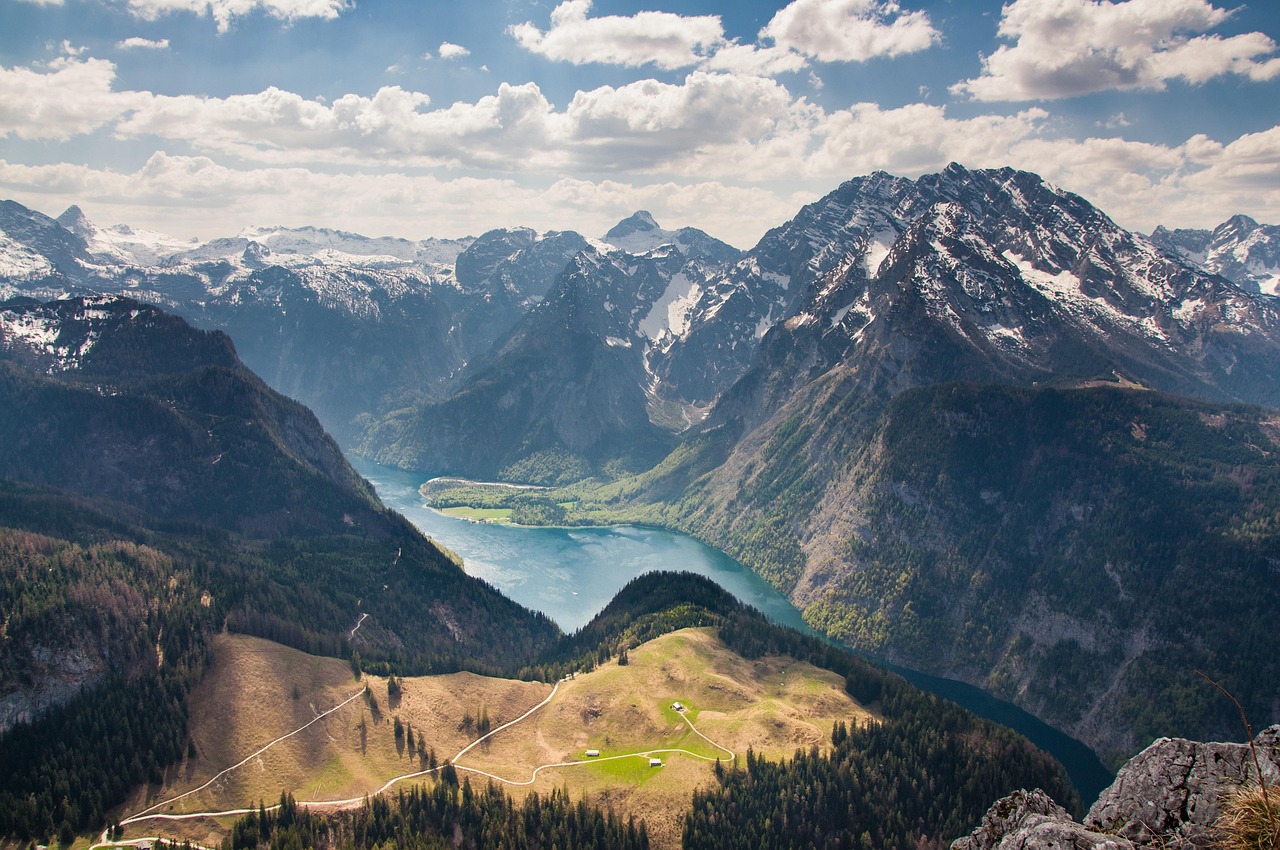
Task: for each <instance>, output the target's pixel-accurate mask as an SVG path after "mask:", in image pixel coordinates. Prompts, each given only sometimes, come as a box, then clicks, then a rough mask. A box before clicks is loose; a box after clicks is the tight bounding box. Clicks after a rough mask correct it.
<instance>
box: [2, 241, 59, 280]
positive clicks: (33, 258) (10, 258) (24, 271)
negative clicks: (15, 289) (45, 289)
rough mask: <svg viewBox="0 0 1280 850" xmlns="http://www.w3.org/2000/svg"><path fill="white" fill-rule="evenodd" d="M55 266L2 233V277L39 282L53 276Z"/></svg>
mask: <svg viewBox="0 0 1280 850" xmlns="http://www.w3.org/2000/svg"><path fill="white" fill-rule="evenodd" d="M53 271H54V269H53V264H52V263H50V262H49V261H48V260H47V259H46V258H45V257H44V255H43V254H41V253H39V252H38V251H34V250H32V249H31V248H29V247H27V246H26V245H23V244H22V243H20V242H15V241H14V240H12V239H10V238H9V237H8V236H7V235H5V233H4V231H0V277H4V278H10V279H13V280H39V279H40V278H43V277H48V276H49V275H51V274H53Z"/></svg>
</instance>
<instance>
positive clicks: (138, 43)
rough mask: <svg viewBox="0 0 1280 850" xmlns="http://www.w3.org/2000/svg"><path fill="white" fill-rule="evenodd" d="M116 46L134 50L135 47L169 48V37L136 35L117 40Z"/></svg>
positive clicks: (148, 48) (143, 48)
mask: <svg viewBox="0 0 1280 850" xmlns="http://www.w3.org/2000/svg"><path fill="white" fill-rule="evenodd" d="M116 47H118V48H120V49H121V50H134V49H135V48H136V49H141V50H168V49H169V39H167V38H161V39H150V38H140V37H139V36H136V35H135V36H132V37H130V38H126V39H124V40H123V41H117V42H116Z"/></svg>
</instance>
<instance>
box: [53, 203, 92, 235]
mask: <svg viewBox="0 0 1280 850" xmlns="http://www.w3.org/2000/svg"><path fill="white" fill-rule="evenodd" d="M54 220H55V221H56V222H58V224H61V225H62V226H63V227H65V228H66V229H67V230H70V231H71V232H72V233H74V234H75V235H77V236H79V237H80V238H81V239H91V238H92V237H93V232H94V230H95V229H96V228H94V226H93V222H91V221H89V217H88V216H86V215H85V214H84V210H82V209H80V207H79V206H77V205H75V204H72V205H71V206H69V207H67V208H66V210H65V211H63V213H62V215H60V216H58V217H57V218H56V219H54Z"/></svg>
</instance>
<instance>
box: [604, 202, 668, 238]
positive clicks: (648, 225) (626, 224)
mask: <svg viewBox="0 0 1280 850" xmlns="http://www.w3.org/2000/svg"><path fill="white" fill-rule="evenodd" d="M661 229H662V228H661V227H659V226H658V222H657V221H656V220H655V219H654V217H653V215H652V214H651V213H650V212H649V211H648V210H636V211H635V212H634V213H632V214H631V215H630V216H628V217H627V218H624V219H623V220H622V221H620V222H618V223H617V224H615V225H614V226H613V227H612V228H610V229H609V232H608V233H606V234H605V235H604V241H605V242H609V243H610V244H612V242H613V240H614V239H622V238H625V237H627V236H630V235H631V234H633V233H644V232H648V231H651V230H661Z"/></svg>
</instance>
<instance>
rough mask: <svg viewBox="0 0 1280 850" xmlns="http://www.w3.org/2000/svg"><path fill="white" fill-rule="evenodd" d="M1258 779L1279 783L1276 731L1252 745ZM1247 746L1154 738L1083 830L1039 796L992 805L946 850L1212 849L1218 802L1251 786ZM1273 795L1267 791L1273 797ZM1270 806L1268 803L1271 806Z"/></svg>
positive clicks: (1022, 795) (1253, 774)
mask: <svg viewBox="0 0 1280 850" xmlns="http://www.w3.org/2000/svg"><path fill="white" fill-rule="evenodd" d="M1254 746H1255V747H1256V752H1257V754H1258V762H1259V765H1260V767H1261V770H1262V780H1263V782H1265V783H1267V785H1268V786H1269V787H1270V788H1275V787H1276V784H1277V782H1280V725H1276V726H1272V727H1271V728H1269V729H1266V730H1264V731H1263V732H1262V733H1261V734H1259V735H1258V737H1257V738H1255V739H1254ZM1257 783H1258V772H1257V771H1256V770H1255V769H1254V764H1253V759H1252V757H1251V755H1250V752H1249V745H1247V744H1223V743H1199V742H1196V741H1188V740H1185V739H1182V738H1161V739H1160V740H1158V741H1156V742H1155V743H1154V744H1152V745H1151V746H1150V747H1147V749H1145V750H1143V751H1142V752H1141V753H1139V754H1138V755H1136V756H1134V758H1133V760H1132V761H1130V762H1129V763H1128V764H1127V765H1125V766H1124V767H1123V768H1121V770H1120V772H1119V773H1118V774H1117V775H1116V781H1115V782H1114V783H1112V785H1111V787H1110V788H1108V789H1107V790H1105V791H1103V792H1102V796H1101V797H1099V798H1098V801H1097V802H1096V803H1094V804H1093V807H1092V808H1091V809H1089V813H1088V815H1086V816H1085V819H1084V823H1083V824H1081V823H1077V822H1075V821H1074V820H1072V818H1071V816H1070V815H1069V814H1067V812H1066V810H1065V809H1063V808H1062V807H1061V806H1059V805H1058V804H1057V803H1055V802H1054V801H1053V800H1052V799H1050V798H1049V796H1048V795H1047V794H1045V793H1044V792H1043V791H1040V790H1035V791H1017V792H1015V793H1013V794H1011V795H1009V796H1008V797H1005V798H1004V799H1002V800H1000V801H998V802H997V803H996V804H995V805H993V806H992V807H991V809H990V810H989V811H988V812H987V814H986V816H985V817H984V818H983V819H982V825H981V826H980V827H978V828H977V829H976V830H974V831H973V833H972V834H970V835H968V836H965V837H964V838H960V839H957V840H956V841H955V842H954V843H953V844H952V845H951V847H952V850H1014V848H1019V850H1087V849H1088V848H1096V850H1135V849H1136V848H1167V847H1206V846H1218V845H1219V844H1220V842H1221V841H1222V837H1223V836H1222V832H1221V829H1220V827H1219V825H1218V821H1219V817H1220V816H1221V814H1222V812H1223V803H1224V800H1225V799H1226V798H1227V797H1228V796H1229V795H1230V794H1231V793H1232V792H1233V791H1236V790H1237V789H1248V788H1250V787H1257ZM1273 793H1275V792H1273ZM1272 805H1273V807H1275V806H1276V799H1275V798H1273V800H1272Z"/></svg>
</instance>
